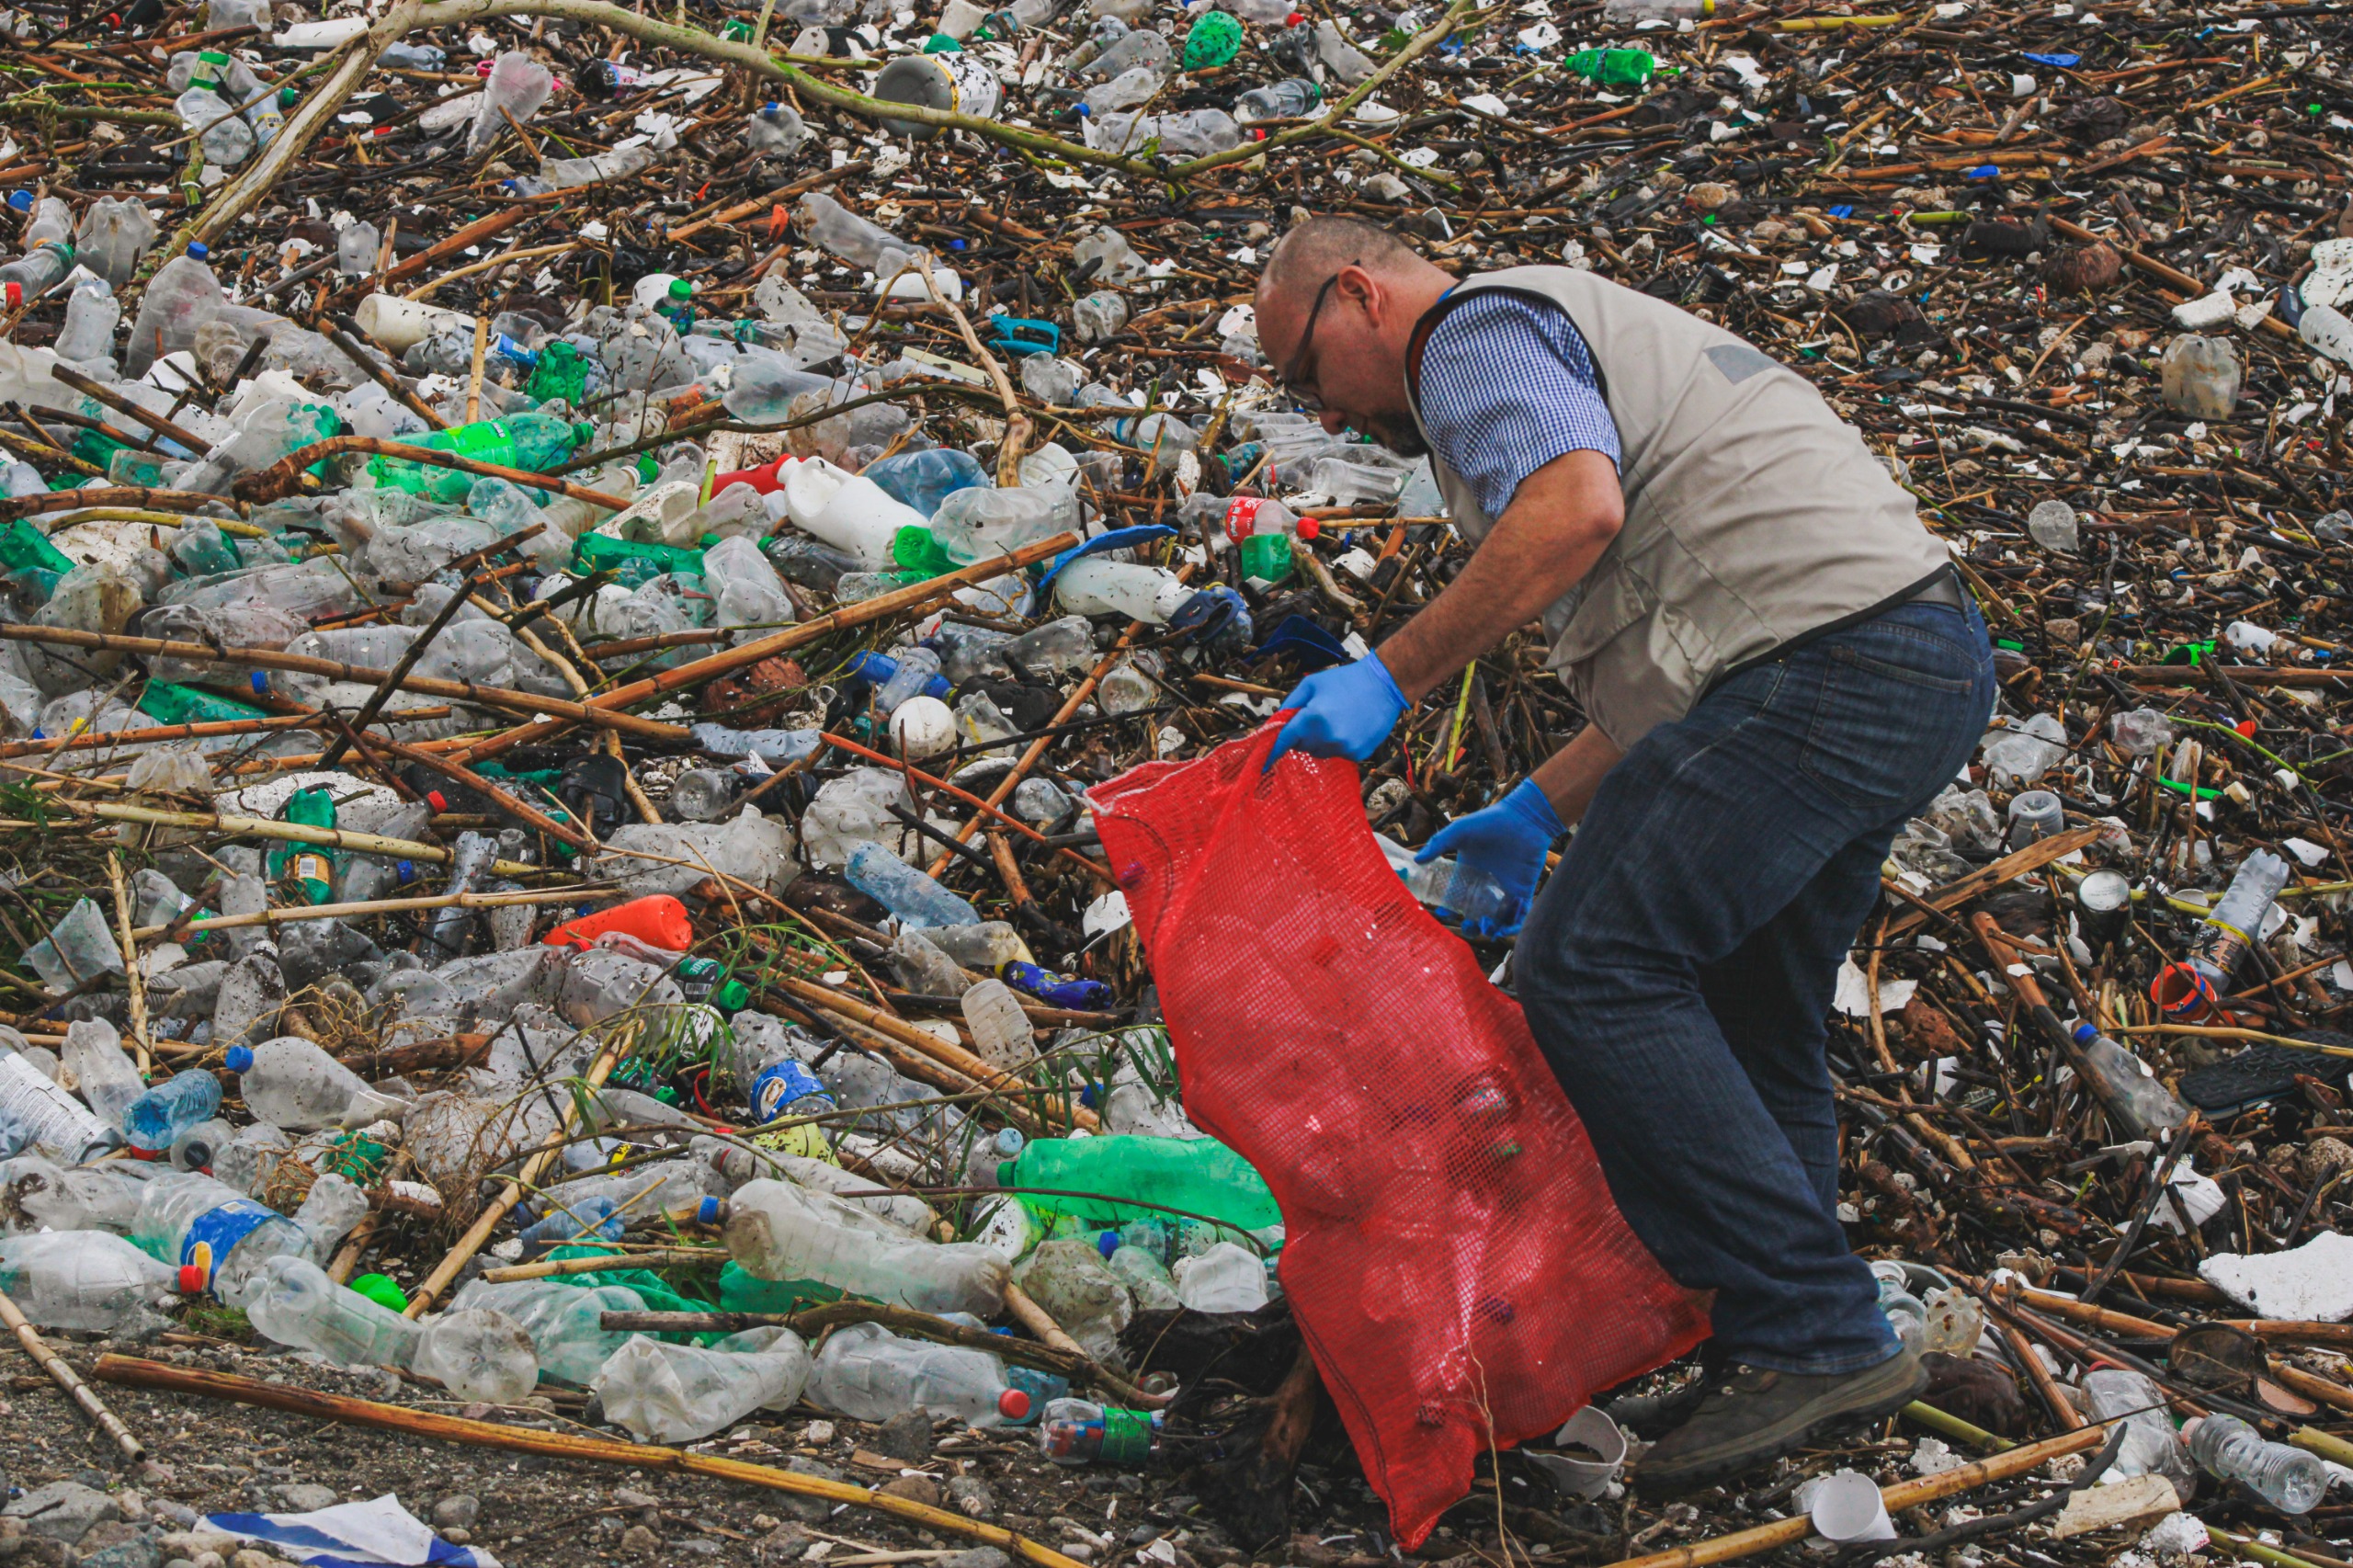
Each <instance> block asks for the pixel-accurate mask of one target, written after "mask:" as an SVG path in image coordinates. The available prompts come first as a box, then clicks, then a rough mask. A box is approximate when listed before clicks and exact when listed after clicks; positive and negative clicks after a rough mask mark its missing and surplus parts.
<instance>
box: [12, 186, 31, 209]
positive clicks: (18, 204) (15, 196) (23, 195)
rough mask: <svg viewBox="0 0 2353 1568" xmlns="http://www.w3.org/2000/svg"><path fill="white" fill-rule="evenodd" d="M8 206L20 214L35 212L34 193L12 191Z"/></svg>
mask: <svg viewBox="0 0 2353 1568" xmlns="http://www.w3.org/2000/svg"><path fill="white" fill-rule="evenodd" d="M8 205H9V206H11V207H13V208H15V209H16V210H17V211H19V212H29V211H31V210H33V193H32V192H31V191H29V190H12V191H10V192H9V193H8Z"/></svg>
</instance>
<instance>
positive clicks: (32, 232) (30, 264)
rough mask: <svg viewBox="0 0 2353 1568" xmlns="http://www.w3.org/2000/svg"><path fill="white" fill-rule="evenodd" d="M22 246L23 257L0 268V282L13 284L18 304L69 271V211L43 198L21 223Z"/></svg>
mask: <svg viewBox="0 0 2353 1568" xmlns="http://www.w3.org/2000/svg"><path fill="white" fill-rule="evenodd" d="M24 246H25V254H24V255H23V256H19V257H18V258H17V260H15V261H12V262H10V263H8V264H7V265H6V267H0V283H13V284H15V285H17V302H18V303H21V302H23V301H27V300H30V299H32V298H33V297H35V296H36V295H38V294H40V292H41V291H42V290H45V289H47V288H48V287H49V286H50V285H51V284H52V283H54V282H56V281H57V280H58V279H59V278H63V277H64V276H65V275H66V273H68V272H69V271H71V270H73V267H74V213H73V210H72V209H71V208H69V207H67V206H66V205H65V203H64V202H63V200H62V199H59V198H57V197H54V196H49V197H43V198H42V199H41V200H40V204H39V205H38V206H36V207H35V208H34V209H33V215H32V218H31V220H30V221H29V222H27V223H26V224H25V232H24Z"/></svg>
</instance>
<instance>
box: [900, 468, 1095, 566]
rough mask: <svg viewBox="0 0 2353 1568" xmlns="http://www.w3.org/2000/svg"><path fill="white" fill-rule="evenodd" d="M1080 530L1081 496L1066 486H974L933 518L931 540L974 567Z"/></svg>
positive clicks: (949, 501)
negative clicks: (995, 557) (983, 561)
mask: <svg viewBox="0 0 2353 1568" xmlns="http://www.w3.org/2000/svg"><path fill="white" fill-rule="evenodd" d="M1078 526H1079V512H1078V497H1077V495H1076V494H1074V492H1073V491H1072V490H1071V489H1070V487H1069V486H1067V485H1063V484H1049V485H1043V486H1036V487H1032V486H1027V485H1024V486H1019V487H1017V488H1015V489H1011V490H996V489H990V488H986V487H983V486H980V485H973V486H971V487H969V488H966V489H961V490H957V491H954V492H952V493H950V494H949V495H948V496H947V497H946V498H945V499H943V500H942V501H941V502H940V503H939V506H938V509H937V510H936V511H934V512H933V513H932V516H931V537H932V538H933V539H934V540H937V541H938V545H939V548H940V549H941V550H942V551H945V552H946V553H947V555H948V557H949V559H950V560H952V561H955V562H960V563H962V564H970V563H971V562H975V561H982V560H985V559H987V558H988V557H990V556H992V555H1003V554H1006V553H1007V552H1009V551H1015V550H1018V549H1020V548H1021V547H1022V546H1023V545H1025V544H1034V543H1036V542H1037V541H1038V540H1041V539H1051V538H1052V537H1053V536H1054V535H1056V534H1058V533H1064V532H1069V531H1072V530H1074V529H1075V528H1077V527H1078Z"/></svg>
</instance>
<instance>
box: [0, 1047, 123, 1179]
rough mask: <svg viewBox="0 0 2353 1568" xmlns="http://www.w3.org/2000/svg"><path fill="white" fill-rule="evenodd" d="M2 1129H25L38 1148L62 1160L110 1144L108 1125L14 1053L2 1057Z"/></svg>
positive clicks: (0, 1089)
mask: <svg viewBox="0 0 2353 1568" xmlns="http://www.w3.org/2000/svg"><path fill="white" fill-rule="evenodd" d="M0 1127H8V1128H22V1129H24V1130H25V1131H27V1132H28V1133H29V1134H30V1135H31V1141H32V1143H33V1146H34V1147H35V1148H37V1149H39V1150H40V1151H41V1152H42V1153H47V1154H49V1155H51V1157H53V1158H56V1159H61V1160H75V1159H79V1158H80V1157H81V1155H82V1153H84V1151H85V1150H87V1149H89V1148H90V1147H91V1146H92V1145H93V1144H97V1143H104V1142H106V1141H107V1129H106V1124H105V1123H104V1122H102V1121H100V1120H99V1119H97V1117H95V1116H92V1115H91V1114H90V1112H89V1111H88V1110H87V1109H86V1108H85V1107H84V1106H83V1105H82V1103H81V1102H80V1101H79V1100H76V1099H75V1098H74V1096H72V1095H69V1094H67V1093H66V1092H65V1091H64V1090H63V1089H61V1088H59V1087H58V1086H57V1085H55V1084H52V1083H51V1082H50V1081H49V1080H48V1079H47V1078H45V1077H43V1076H41V1073H40V1069H39V1068H38V1067H35V1066H34V1065H33V1064H32V1063H31V1062H28V1061H26V1060H25V1059H24V1058H23V1057H21V1056H19V1055H17V1053H16V1052H15V1051H9V1052H7V1053H6V1055H0Z"/></svg>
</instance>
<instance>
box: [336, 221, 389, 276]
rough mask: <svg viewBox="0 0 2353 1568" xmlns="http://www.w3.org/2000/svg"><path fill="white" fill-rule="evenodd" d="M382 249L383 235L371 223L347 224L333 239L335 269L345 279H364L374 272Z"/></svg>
mask: <svg viewBox="0 0 2353 1568" xmlns="http://www.w3.org/2000/svg"><path fill="white" fill-rule="evenodd" d="M383 248H384V237H383V235H381V234H380V233H377V232H376V225H375V224H373V223H347V224H345V225H344V226H343V228H342V229H341V230H340V231H338V232H337V233H336V234H335V271H337V272H338V273H341V274H342V275H343V276H344V277H346V278H364V277H366V276H367V275H368V274H369V273H371V272H373V271H375V270H376V257H377V256H378V255H379V254H381V252H382V250H383Z"/></svg>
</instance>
